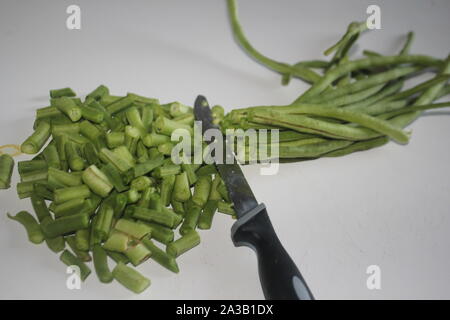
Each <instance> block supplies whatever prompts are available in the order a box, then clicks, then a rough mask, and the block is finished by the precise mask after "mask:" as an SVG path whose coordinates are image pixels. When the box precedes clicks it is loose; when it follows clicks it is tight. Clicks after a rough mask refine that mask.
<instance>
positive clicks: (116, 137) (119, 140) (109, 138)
mask: <svg viewBox="0 0 450 320" xmlns="http://www.w3.org/2000/svg"><path fill="white" fill-rule="evenodd" d="M106 144H107V145H108V148H110V149H112V148H115V147H118V146H121V145H123V144H125V133H123V132H114V131H113V132H110V133H108V134H107V135H106Z"/></svg>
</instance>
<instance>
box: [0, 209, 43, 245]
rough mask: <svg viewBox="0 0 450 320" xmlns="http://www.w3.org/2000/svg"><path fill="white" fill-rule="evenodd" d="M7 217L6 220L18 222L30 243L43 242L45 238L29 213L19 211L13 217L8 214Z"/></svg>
mask: <svg viewBox="0 0 450 320" xmlns="http://www.w3.org/2000/svg"><path fill="white" fill-rule="evenodd" d="M7 215H8V218H10V219H12V220H15V221H17V222H19V223H20V224H21V225H22V226H23V227H24V228H25V230H26V232H27V235H28V240H30V242H32V243H34V244H39V243H42V242H43V241H44V239H45V238H44V234H43V233H42V230H41V226H40V225H39V223H38V222H37V221H36V219H34V217H33V216H32V215H31V214H30V213H29V212H27V211H20V212H19V213H17V214H16V215H15V216H12V215H10V214H9V213H8V214H7Z"/></svg>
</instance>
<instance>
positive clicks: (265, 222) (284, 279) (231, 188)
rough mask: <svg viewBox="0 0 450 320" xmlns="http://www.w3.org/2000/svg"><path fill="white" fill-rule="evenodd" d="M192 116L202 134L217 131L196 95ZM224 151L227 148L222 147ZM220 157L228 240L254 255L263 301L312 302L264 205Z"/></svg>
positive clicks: (238, 172)
mask: <svg viewBox="0 0 450 320" xmlns="http://www.w3.org/2000/svg"><path fill="white" fill-rule="evenodd" d="M194 115H195V119H196V120H197V121H201V122H202V134H204V133H205V131H207V130H209V129H215V130H219V128H218V127H217V126H216V125H214V124H213V119H212V114H211V109H210V107H209V104H208V101H207V100H206V98H205V97H204V96H201V95H199V96H198V97H197V99H196V100H195V104H194ZM224 147H225V148H227V144H226V143H224ZM223 154H224V155H226V156H228V157H232V159H225V160H224V161H221V162H220V163H216V164H215V165H216V167H217V171H218V172H219V174H220V177H221V178H222V180H223V181H224V182H225V185H226V187H227V190H228V193H229V197H230V199H231V201H232V203H233V205H234V210H235V212H236V216H237V221H236V222H235V223H234V224H233V226H232V228H231V239H232V241H233V244H234V245H235V246H236V247H240V246H247V247H250V248H251V249H253V250H254V251H255V253H256V255H257V258H258V271H259V279H260V282H261V287H262V290H263V293H264V297H265V298H266V299H270V300H314V297H313V295H312V293H311V291H310V290H309V288H308V285H307V284H306V282H305V280H304V279H303V277H302V275H301V274H300V271H299V270H298V268H297V266H296V265H295V263H294V261H293V260H292V259H291V257H290V256H289V254H288V253H287V252H286V250H285V249H284V248H283V245H282V244H281V242H280V240H279V239H278V237H277V234H276V232H275V230H274V228H273V226H272V223H271V222H270V219H269V215H268V214H267V210H266V207H265V205H264V204H263V203H258V201H256V198H255V196H254V195H253V192H252V189H251V188H250V186H249V184H248V182H247V180H246V179H245V176H244V174H243V173H242V170H241V167H240V166H239V164H238V163H237V161H236V159H235V158H234V155H233V153H232V152H226V149H225V151H224V153H223ZM230 160H231V161H230Z"/></svg>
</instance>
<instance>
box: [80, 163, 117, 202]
mask: <svg viewBox="0 0 450 320" xmlns="http://www.w3.org/2000/svg"><path fill="white" fill-rule="evenodd" d="M81 177H82V179H83V182H84V183H85V184H86V185H87V186H88V187H89V188H90V189H91V190H92V192H94V193H95V194H98V195H99V196H101V197H103V198H105V197H106V196H108V194H109V193H110V192H111V190H112V189H113V187H114V185H113V184H112V183H111V182H110V181H109V179H108V177H107V175H105V174H104V173H103V172H102V171H101V170H100V169H99V168H97V167H96V166H95V165H91V166H89V167H88V168H86V169H85V170H84V171H83V174H82V176H81Z"/></svg>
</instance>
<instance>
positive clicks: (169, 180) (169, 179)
mask: <svg viewBox="0 0 450 320" xmlns="http://www.w3.org/2000/svg"><path fill="white" fill-rule="evenodd" d="M174 185H175V175H169V176H165V177H164V178H163V179H162V181H161V184H160V192H161V203H162V204H163V205H164V206H166V207H167V206H168V205H169V204H170V200H171V198H172V191H173V187H174Z"/></svg>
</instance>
